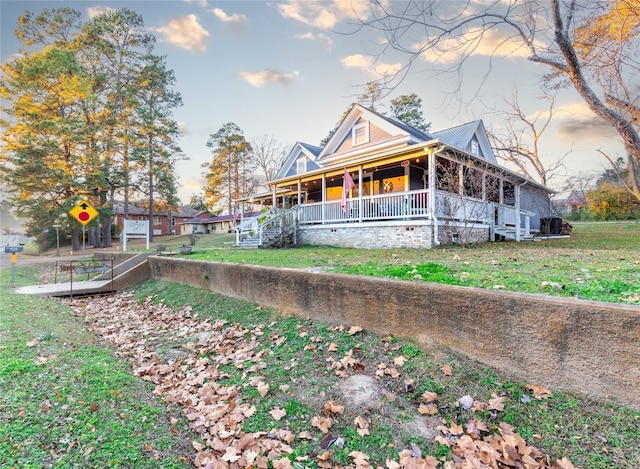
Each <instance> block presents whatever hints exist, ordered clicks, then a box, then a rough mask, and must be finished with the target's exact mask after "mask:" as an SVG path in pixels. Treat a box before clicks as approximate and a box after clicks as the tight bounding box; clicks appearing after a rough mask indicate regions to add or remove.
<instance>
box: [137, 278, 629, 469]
mask: <svg viewBox="0 0 640 469" xmlns="http://www.w3.org/2000/svg"><path fill="white" fill-rule="evenodd" d="M157 292H161V296H162V298H163V302H164V303H165V304H167V305H170V306H172V307H173V308H175V309H178V308H181V307H183V306H186V305H191V306H193V307H194V311H195V312H197V313H198V315H199V317H200V318H201V319H205V318H212V319H216V318H220V317H224V319H226V320H227V321H229V323H228V324H240V325H242V326H243V327H244V328H246V330H254V328H256V327H263V328H264V330H265V331H268V333H265V334H263V335H261V336H256V337H254V338H257V339H258V340H259V342H260V345H258V348H259V349H260V350H267V351H268V352H269V353H267V354H266V355H265V356H264V358H263V361H264V362H265V364H266V367H265V368H264V369H262V370H260V374H261V375H262V376H264V377H265V381H266V382H268V383H269V384H270V386H271V389H272V390H274V392H273V393H271V392H270V394H269V395H267V397H266V398H261V397H260V396H259V394H258V393H257V392H255V391H254V390H253V389H252V388H251V387H250V386H244V387H243V385H242V383H243V382H245V383H246V381H247V380H248V379H249V377H247V376H246V373H245V372H244V371H243V370H242V369H237V368H236V367H234V366H227V367H225V368H224V371H225V372H227V373H229V377H228V378H226V379H225V381H224V384H230V383H233V384H236V385H237V386H239V387H240V388H242V389H243V391H242V399H243V401H244V402H248V403H250V404H253V405H255V406H256V408H257V412H256V414H255V415H254V416H252V417H251V418H250V419H247V420H246V421H245V422H244V427H243V428H244V429H245V431H260V430H262V431H269V430H270V429H272V428H285V429H289V430H291V431H292V432H293V433H294V434H297V433H298V432H300V431H304V430H307V431H310V432H311V433H312V434H313V436H314V440H312V441H308V442H307V441H304V442H303V441H300V440H297V441H296V442H295V443H294V444H293V445H292V446H293V449H294V455H305V454H307V453H309V452H311V453H313V454H322V453H323V452H324V451H325V449H323V448H321V447H320V446H319V443H320V441H321V439H322V438H323V437H324V436H325V435H324V434H322V433H320V432H319V431H318V430H317V429H315V428H311V426H310V425H309V421H310V420H311V418H312V416H314V415H319V414H320V413H321V412H322V406H323V404H324V403H325V402H327V401H329V400H334V401H336V402H338V403H344V402H343V401H344V396H343V395H342V394H341V392H340V391H339V389H340V383H341V379H340V378H338V377H336V376H335V375H334V373H333V372H332V370H330V369H328V366H327V363H329V362H330V361H331V360H335V359H336V358H339V357H342V356H344V355H345V353H346V352H347V351H348V350H352V351H353V356H354V357H356V359H357V360H358V361H359V363H360V364H361V366H362V369H361V370H359V371H358V373H362V374H369V375H373V374H374V373H375V370H376V369H377V367H378V365H379V364H380V363H386V364H387V365H391V364H392V363H393V360H394V358H396V357H398V356H399V355H403V356H404V357H405V358H406V359H407V362H406V363H405V365H403V366H402V367H401V368H400V370H401V377H399V378H397V379H392V378H390V377H384V378H382V379H378V380H377V383H378V386H379V387H380V389H381V390H384V392H385V393H391V395H392V396H393V397H394V399H393V400H390V399H388V398H386V394H378V395H375V396H374V397H373V398H372V399H371V402H369V403H367V405H365V407H364V408H354V407H349V406H346V408H345V412H344V414H342V415H337V416H335V418H334V425H333V426H332V427H331V431H330V433H331V435H333V436H334V437H338V436H339V437H341V438H343V439H344V447H343V448H336V447H331V448H330V450H331V453H332V459H331V463H332V464H334V465H346V464H348V463H349V458H348V454H349V453H350V452H351V451H353V450H358V451H363V452H365V453H367V454H369V455H370V456H371V461H376V462H378V463H384V461H386V459H387V458H391V459H393V458H396V457H397V454H398V452H399V451H401V450H402V449H404V448H407V447H409V446H410V445H411V443H414V444H417V445H418V447H419V448H420V449H421V451H422V452H423V454H430V455H434V456H436V457H443V456H444V457H446V456H447V455H448V454H449V451H450V450H449V449H448V448H446V447H444V446H443V445H440V444H439V443H435V442H433V441H432V440H430V439H428V438H424V437H421V436H420V435H419V434H417V433H416V431H414V430H412V427H411V426H410V425H408V424H409V423H410V422H411V420H412V419H413V418H414V417H415V415H416V408H417V405H418V403H419V402H420V396H421V395H422V394H423V393H424V392H425V391H432V392H436V393H438V395H439V399H438V410H439V412H438V414H437V415H436V416H435V417H433V419H434V422H435V424H434V426H435V425H439V424H440V422H441V421H444V422H447V423H451V422H458V423H460V424H464V423H465V422H467V421H468V420H469V419H472V418H478V419H480V420H482V421H483V422H485V423H486V424H487V425H488V426H489V427H490V428H493V429H494V430H495V428H497V425H498V423H499V422H501V421H505V422H507V423H509V424H511V425H513V426H514V427H515V428H516V431H518V432H519V433H520V434H521V435H522V436H523V437H525V438H526V440H527V443H528V444H530V445H534V446H537V447H539V448H540V449H542V450H543V452H544V453H545V454H547V455H549V457H550V458H551V459H552V460H553V459H556V458H558V459H559V458H562V457H564V456H567V457H568V458H569V459H570V460H571V461H572V463H573V464H575V465H576V466H578V465H579V466H582V467H584V468H590V469H592V468H596V469H598V468H600V469H605V468H607V469H608V468H611V467H621V468H632V467H640V449H639V448H638V446H637V442H638V441H640V430H639V429H638V426H639V425H640V413H638V412H635V411H631V410H629V409H625V408H623V407H619V406H616V405H613V404H611V403H606V402H595V401H593V400H590V399H586V398H582V397H579V396H575V395H571V394H567V393H554V395H553V397H552V398H550V399H548V400H535V399H532V398H531V393H530V392H529V391H527V390H526V388H525V384H526V383H524V382H522V381H519V380H517V379H513V378H512V377H510V376H508V375H504V374H502V373H500V372H499V371H497V370H494V369H491V368H487V367H486V366H482V365H480V364H478V363H476V362H473V361H470V360H468V359H466V358H464V357H462V356H460V355H457V354H455V353H451V352H449V351H446V350H433V351H431V352H430V353H426V352H425V351H423V350H421V349H420V348H418V347H417V346H416V345H415V344H412V343H409V342H405V341H402V340H399V339H396V338H392V337H381V336H379V335H376V334H372V333H369V332H366V331H364V332H361V333H358V334H356V335H353V336H352V335H350V334H349V333H348V331H347V330H344V329H340V328H336V327H331V326H328V325H327V324H322V323H315V322H313V321H310V320H306V319H302V318H298V317H286V318H281V317H279V316H278V315H277V312H276V311H272V310H268V309H262V308H260V307H258V306H257V305H253V304H248V303H244V302H241V301H239V300H230V299H228V298H224V297H221V296H220V295H216V294H213V293H210V292H205V291H198V290H196V289H193V288H192V287H189V286H183V285H178V284H173V283H167V282H163V281H155V280H154V281H149V282H146V283H145V284H142V285H140V286H139V287H138V288H137V289H136V295H137V296H138V298H139V299H140V300H142V299H144V298H146V297H147V296H149V295H154V294H156V293H157ZM167 297H171V298H172V299H173V300H172V301H167V300H166V298H167ZM157 300H159V297H158V298H157ZM222 304H224V305H225V306H224V307H221V305H222ZM194 305H198V306H194ZM207 305H209V306H207ZM278 338H282V339H283V340H282V341H281V342H280V343H278V345H276V342H275V341H276V339H278ZM247 340H248V339H247ZM330 343H333V344H335V345H336V348H337V351H334V352H330V351H329V350H328V347H327V344H330ZM313 344H315V345H320V347H316V348H315V349H313V350H309V346H310V345H313ZM445 364H446V365H449V366H450V367H451V369H452V374H451V376H448V375H445V374H444V373H443V372H442V371H441V368H442V366H443V365H445ZM353 373H355V371H350V372H349V374H353ZM407 380H410V381H412V383H413V384H412V386H411V388H407V387H406V384H405V382H406V381H407ZM281 385H287V386H289V388H288V391H287V392H278V391H277V390H278V388H279V386H281ZM466 394H469V395H471V396H473V397H474V399H476V400H477V401H483V402H488V401H489V400H490V399H492V397H494V396H501V397H503V398H504V404H505V410H504V411H503V412H492V411H478V412H472V411H465V410H464V409H462V408H460V407H459V406H457V405H456V402H457V401H458V400H459V399H460V398H461V397H462V396H464V395H466ZM276 406H278V407H282V408H284V409H286V410H287V416H286V417H285V418H284V419H283V420H281V421H279V422H276V421H274V420H273V419H272V417H271V415H270V414H269V411H270V410H271V409H272V408H273V407H276ZM357 415H365V416H366V417H367V418H368V419H369V420H370V431H371V434H370V435H367V436H364V437H361V436H360V435H358V434H357V433H356V432H355V429H354V426H353V424H352V422H353V419H354V418H355V417H356V416H357ZM307 465H308V466H309V467H317V466H316V465H315V463H311V462H310V461H309V462H307Z"/></svg>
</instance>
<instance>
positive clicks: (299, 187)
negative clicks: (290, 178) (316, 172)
mask: <svg viewBox="0 0 640 469" xmlns="http://www.w3.org/2000/svg"><path fill="white" fill-rule="evenodd" d="M301 203H302V179H298V205H300V204H301Z"/></svg>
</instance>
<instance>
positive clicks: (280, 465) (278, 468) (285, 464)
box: [273, 458, 293, 469]
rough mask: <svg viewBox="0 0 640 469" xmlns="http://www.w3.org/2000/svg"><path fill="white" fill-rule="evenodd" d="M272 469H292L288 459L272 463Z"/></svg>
mask: <svg viewBox="0 0 640 469" xmlns="http://www.w3.org/2000/svg"><path fill="white" fill-rule="evenodd" d="M273 469H293V466H292V465H291V461H289V458H282V459H278V460H277V461H275V462H274V463H273Z"/></svg>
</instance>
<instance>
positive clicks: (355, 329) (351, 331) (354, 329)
mask: <svg viewBox="0 0 640 469" xmlns="http://www.w3.org/2000/svg"><path fill="white" fill-rule="evenodd" d="M358 332H362V327H360V326H351V328H350V329H349V335H356V334H357V333H358Z"/></svg>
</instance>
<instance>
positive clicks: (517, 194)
mask: <svg viewBox="0 0 640 469" xmlns="http://www.w3.org/2000/svg"><path fill="white" fill-rule="evenodd" d="M513 191H514V192H515V197H516V203H515V212H516V241H520V184H515V185H514V188H513Z"/></svg>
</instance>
